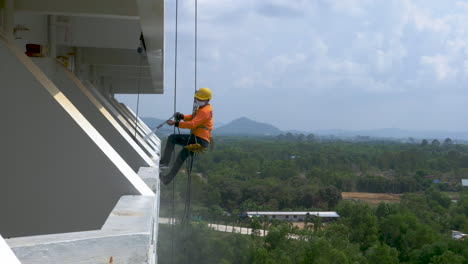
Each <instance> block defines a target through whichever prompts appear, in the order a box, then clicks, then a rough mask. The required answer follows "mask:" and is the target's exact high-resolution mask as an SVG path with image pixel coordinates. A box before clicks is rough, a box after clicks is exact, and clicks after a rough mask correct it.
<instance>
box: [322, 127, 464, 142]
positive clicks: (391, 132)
mask: <svg viewBox="0 0 468 264" xmlns="http://www.w3.org/2000/svg"><path fill="white" fill-rule="evenodd" d="M313 133H314V134H317V135H334V136H337V137H355V136H370V137H379V138H408V137H413V138H416V139H423V138H426V139H434V138H438V139H445V138H447V137H449V138H452V139H464V140H467V139H468V132H450V131H411V130H403V129H399V128H382V129H373V130H342V129H328V130H316V131H313Z"/></svg>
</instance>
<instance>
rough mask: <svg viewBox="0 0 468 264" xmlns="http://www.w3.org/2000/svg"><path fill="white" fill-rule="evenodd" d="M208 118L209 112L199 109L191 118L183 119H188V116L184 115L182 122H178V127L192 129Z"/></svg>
mask: <svg viewBox="0 0 468 264" xmlns="http://www.w3.org/2000/svg"><path fill="white" fill-rule="evenodd" d="M189 116H190V118H191V117H192V115H189ZM209 118H210V112H206V111H199V112H198V113H197V114H196V115H195V117H194V118H193V119H192V120H189V121H185V120H186V119H187V120H188V118H187V117H185V116H184V122H180V123H179V128H186V129H194V128H196V127H199V126H200V125H201V124H203V123H204V122H206V121H207V120H208V119H209Z"/></svg>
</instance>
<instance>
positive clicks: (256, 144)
mask: <svg viewBox="0 0 468 264" xmlns="http://www.w3.org/2000/svg"><path fill="white" fill-rule="evenodd" d="M463 178H468V146H465V145H459V144H453V142H452V141H451V140H450V139H446V140H444V141H442V143H440V142H439V141H437V140H430V141H428V140H424V141H422V142H419V143H411V144H410V143H398V142H395V141H381V140H376V141H366V142H349V141H340V140H327V141H323V140H322V141H320V140H318V138H317V137H315V136H313V135H309V136H291V135H280V136H278V137H263V138H248V137H243V138H241V137H218V138H215V146H214V149H213V150H212V151H209V152H206V153H204V154H201V155H199V156H197V157H195V161H194V168H193V174H192V182H191V189H190V190H191V195H190V196H191V199H190V202H191V214H190V219H191V223H190V224H185V225H176V226H169V225H160V234H159V258H160V263H421V264H422V263H434V264H437V263H454V264H456V263H468V240H463V239H460V240H455V239H452V236H451V235H452V230H458V231H461V232H463V233H468V217H467V215H468V192H467V190H463V189H462V186H461V179H463ZM161 188H162V191H161V217H171V216H174V217H176V218H180V217H182V216H183V215H184V207H185V203H184V201H187V199H186V198H187V197H186V194H187V175H186V174H185V173H184V172H183V171H181V172H180V173H179V175H178V176H177V177H176V179H175V183H174V185H172V184H170V185H169V186H165V187H161ZM351 191H352V192H371V193H398V194H402V195H401V200H400V202H399V203H383V202H382V203H380V204H378V205H371V204H366V203H364V202H357V201H349V200H343V199H342V195H341V193H342V192H351ZM452 199H456V200H457V201H456V202H453V201H451V200H452ZM248 210H251V211H254V210H274V211H293V210H294V211H298V210H307V211H316V210H334V211H337V213H338V214H339V215H340V216H341V217H340V218H339V219H338V220H337V221H333V222H327V223H321V222H320V219H310V221H309V222H308V223H306V227H305V228H303V229H300V228H297V227H295V226H293V225H292V224H291V223H288V222H280V221H268V220H267V219H261V218H258V219H257V218H254V219H250V218H244V217H242V212H245V211H248ZM208 223H221V224H229V225H236V226H244V227H249V228H252V229H254V230H261V229H265V230H268V235H267V236H265V237H263V236H260V235H259V234H260V233H259V232H254V234H252V235H240V234H233V233H224V232H217V231H213V230H211V229H210V228H209V227H208V225H207V224H208Z"/></svg>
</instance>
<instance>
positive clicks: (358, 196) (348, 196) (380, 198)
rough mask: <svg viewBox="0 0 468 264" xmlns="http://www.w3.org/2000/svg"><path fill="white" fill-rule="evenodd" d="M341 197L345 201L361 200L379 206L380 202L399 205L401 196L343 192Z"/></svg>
mask: <svg viewBox="0 0 468 264" xmlns="http://www.w3.org/2000/svg"><path fill="white" fill-rule="evenodd" d="M341 195H342V197H343V199H344V200H359V201H364V202H367V203H370V204H378V203H380V202H387V203H388V202H390V203H398V202H400V195H401V194H393V193H363V192H342V193H341Z"/></svg>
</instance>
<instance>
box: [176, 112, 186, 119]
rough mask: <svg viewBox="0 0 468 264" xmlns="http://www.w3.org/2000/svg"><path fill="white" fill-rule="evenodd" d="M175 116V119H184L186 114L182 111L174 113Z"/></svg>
mask: <svg viewBox="0 0 468 264" xmlns="http://www.w3.org/2000/svg"><path fill="white" fill-rule="evenodd" d="M174 118H175V120H184V115H183V114H182V113H180V112H176V113H175V114H174Z"/></svg>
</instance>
